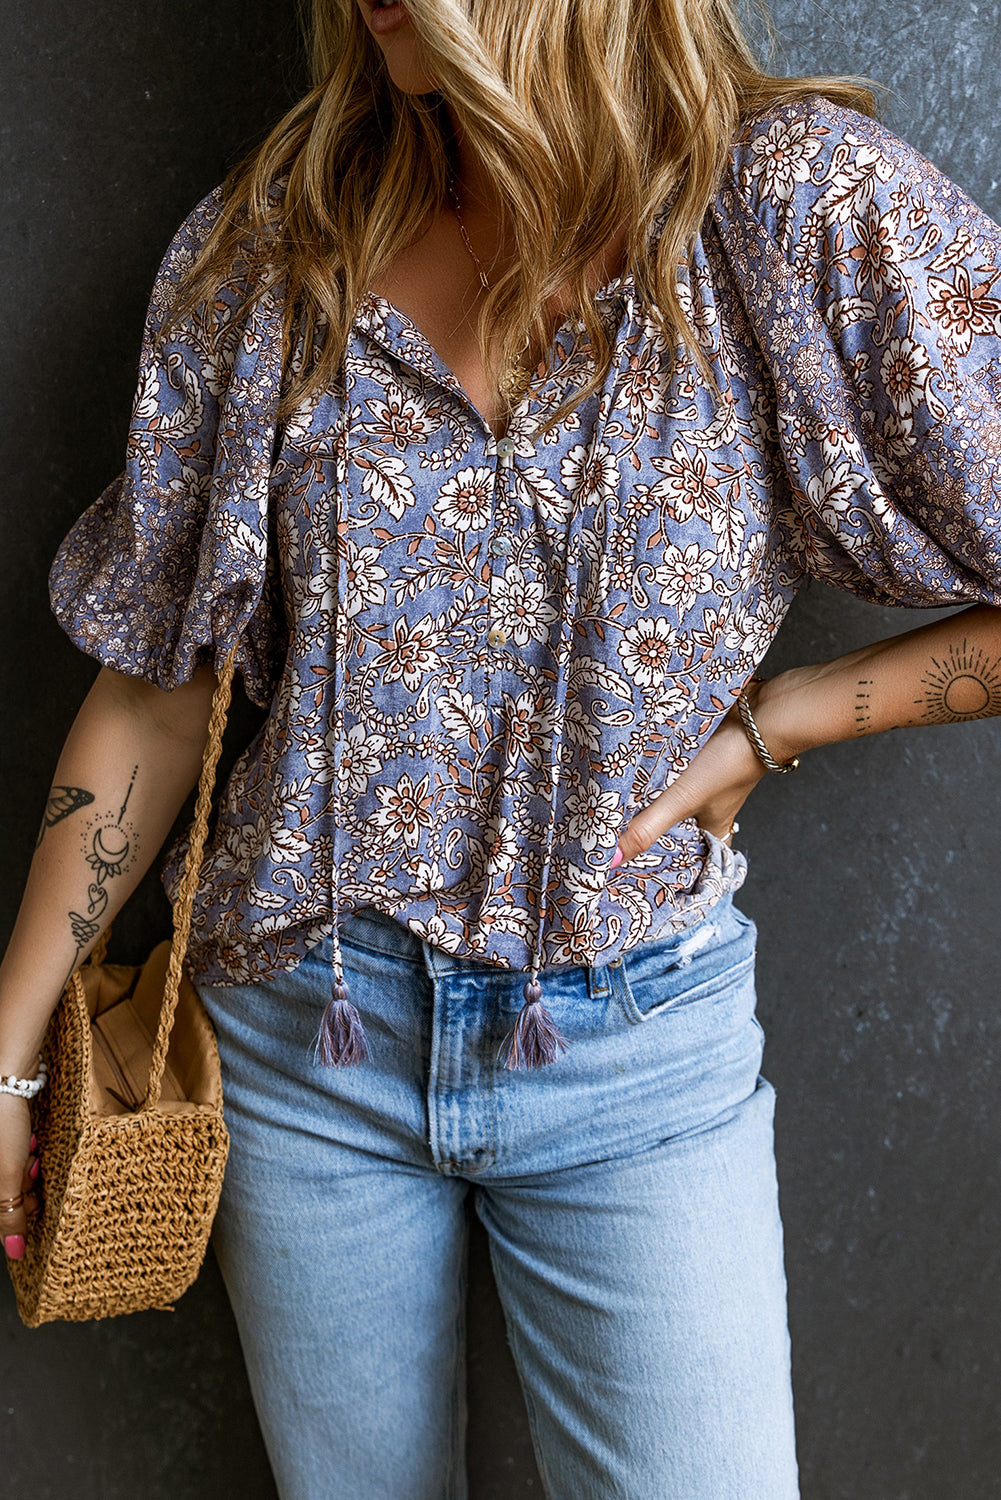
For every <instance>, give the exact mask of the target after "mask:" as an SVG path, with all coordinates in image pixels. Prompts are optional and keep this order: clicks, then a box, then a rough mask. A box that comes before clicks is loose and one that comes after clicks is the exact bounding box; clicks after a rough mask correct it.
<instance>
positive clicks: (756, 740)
mask: <svg viewBox="0 0 1001 1500" xmlns="http://www.w3.org/2000/svg"><path fill="white" fill-rule="evenodd" d="M764 680H765V679H764V678H763V677H758V676H754V677H749V678H748V679H747V681H746V682H745V683H744V687H745V688H746V687H749V686H750V685H751V683H752V682H764ZM737 712H738V714H739V715H740V722H741V723H742V724H743V726H744V730H745V732H746V734H747V738H748V739H749V740H750V742H751V744H752V745H753V746H754V748H755V750H756V751H757V753H758V759H759V760H760V761H761V762H762V763H763V765H764V766H765V769H766V770H768V771H781V772H785V771H795V770H796V767H797V766H798V765H799V756H798V755H794V756H793V758H792V760H787V761H779V760H776V759H775V757H774V755H773V754H772V753H771V751H770V750H769V748H768V746H767V745H766V744H765V742H764V740H763V739H762V737H761V730H760V729H759V728H758V726H757V724H755V722H754V719H753V718H752V717H751V709H750V705H749V704H748V701H747V699H746V698H745V696H744V694H743V693H741V695H740V697H739V698H738V699H737Z"/></svg>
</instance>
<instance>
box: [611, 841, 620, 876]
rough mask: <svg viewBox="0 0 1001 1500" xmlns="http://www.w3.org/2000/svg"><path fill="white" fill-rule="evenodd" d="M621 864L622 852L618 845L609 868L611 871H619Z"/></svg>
mask: <svg viewBox="0 0 1001 1500" xmlns="http://www.w3.org/2000/svg"><path fill="white" fill-rule="evenodd" d="M621 863H622V850H621V849H620V848H619V846H618V844H616V846H615V853H614V854H613V855H612V863H611V864H610V865H609V867H608V868H609V869H610V870H617V869H618V868H619V866H620V865H621Z"/></svg>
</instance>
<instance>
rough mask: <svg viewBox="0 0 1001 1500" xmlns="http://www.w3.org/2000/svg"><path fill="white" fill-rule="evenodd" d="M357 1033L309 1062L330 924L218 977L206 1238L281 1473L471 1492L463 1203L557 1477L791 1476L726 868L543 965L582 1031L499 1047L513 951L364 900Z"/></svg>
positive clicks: (337, 1497) (719, 1491)
mask: <svg viewBox="0 0 1001 1500" xmlns="http://www.w3.org/2000/svg"><path fill="white" fill-rule="evenodd" d="M340 930H341V934H342V944H343V951H344V962H345V968H346V972H347V979H348V983H349V986H350V989H351V993H352V997H353V999H354V1000H355V1002H356V1004H357V1005H358V1007H359V1009H360V1011H361V1013H362V1016H363V1018H364V1023H365V1028H366V1032H367V1035H368V1040H369V1046H370V1049H371V1055H370V1059H369V1061H368V1062H367V1063H365V1064H363V1065H361V1066H360V1067H348V1068H324V1067H321V1066H320V1065H319V1064H318V1063H315V1062H314V1061H313V1056H314V1052H313V1044H314V1042H315V1040H316V1037H317V1034H318V1029H319V1022H320V1016H321V1013H322V1011H323V1007H324V1005H325V1003H326V1000H327V998H328V995H329V984H330V944H329V940H327V941H324V942H321V943H320V944H319V945H318V946H316V947H315V948H313V949H312V950H311V951H310V953H309V954H308V955H307V957H306V958H305V959H304V960H303V961H302V963H301V964H300V966H299V967H298V968H296V969H295V970H292V971H290V972H287V973H284V974H282V975H281V976H280V977H279V978H277V979H275V980H274V981H269V982H268V983H265V984H259V985H254V986H236V987H219V986H213V987H205V986H200V987H199V988H200V992H201V994H202V997H203V999H204V1001H205V1004H206V1006H207V1008H208V1011H209V1014H210V1015H211V1017H212V1020H213V1022H214V1024H215V1027H216V1032H217V1036H218V1041H219V1049H220V1053H221V1057H222V1069H223V1094H224V1101H225V1116H226V1121H227V1124H228V1127H229V1131H230V1139H231V1147H230V1156H229V1161H228V1164H227V1168H226V1177H225V1182H224V1185H223V1193H222V1200H221V1203H220V1207H219V1212H218V1215H217V1217H216V1221H215V1224H214V1226H213V1236H212V1238H213V1245H214V1248H215V1252H216V1255H217V1258H218V1261H219V1265H220V1267H221V1270H222V1274H223V1277H224V1279H225V1283H226V1287H227V1289H228V1292H229V1296H230V1300H231V1302H232V1306H233V1311H234V1314H235V1316H236V1321H237V1324H238V1327H239V1331H240V1338H241V1341H242V1345H243V1352H244V1356H245V1358H246V1362H247V1370H248V1374H249V1378H250V1384H251V1389H252V1391H253V1396H254V1401H255V1403H256V1407H257V1412H258V1416H259V1419H260V1423H261V1428H262V1431H263V1434H264V1440H265V1443H266V1444H267V1448H268V1453H269V1456H270V1459H271V1463H272V1467H273V1471H274V1475H275V1480H276V1483H277V1486H278V1490H279V1493H280V1495H281V1496H282V1497H283V1500H462V1497H464V1496H466V1494H467V1486H466V1477H465V1465H464V1456H463V1449H464V1439H465V1425H466V1410H465V1394H464V1291H465V1240H466V1216H465V1213H464V1199H465V1197H466V1194H467V1193H468V1192H469V1191H470V1188H472V1190H473V1193H474V1206H475V1210H476V1212H477V1213H478V1214H479V1216H480V1218H481V1220H482V1221H483V1223H484V1225H485V1226H486V1231H487V1235H488V1237H489V1244H490V1254H491V1259H492V1264H493V1270H494V1276H495V1279H496V1283H497V1289H498V1292H499V1294H500V1298H501V1301H502V1303H503V1307H504V1312H505V1316H506V1320H507V1329H508V1337H509V1339H510V1343H511V1348H512V1351H513V1354H514V1358H515V1361H516V1363H517V1367H518V1371H519V1374H520V1378H521V1382H522V1387H523V1390H524V1394H525V1402H526V1406H527V1410H528V1419H529V1422H530V1424H531V1432H532V1438H533V1442H534V1445H535V1453H536V1458H537V1460H538V1465H539V1470H540V1473H541V1475H542V1480H543V1485H544V1487H545V1492H546V1495H547V1496H548V1497H550V1500H795V1497H796V1496H798V1493H799V1490H798V1483H797V1471H796V1459H795V1448H794V1439H793V1410H792V1395H791V1382H790V1349H789V1333H788V1323H787V1315H786V1283H785V1273H784V1268H783V1257H782V1225H781V1221H780V1218H779V1208H778V1196H777V1188H776V1177H775V1160H774V1151H773V1132H772V1119H773V1112H774V1104H775V1093H774V1090H773V1088H772V1086H771V1084H770V1083H768V1082H767V1081H766V1080H765V1079H764V1078H763V1077H762V1076H761V1075H760V1073H759V1071H758V1069H759V1065H760V1062H761V1050H762V1044H763V1033H762V1030H761V1027H760V1025H759V1024H758V1021H757V1019H756V1018H755V1015H754V973H753V971H754V943H755V928H754V925H753V923H752V922H751V921H750V920H749V919H748V918H747V917H745V916H744V915H743V914H742V913H740V912H739V911H738V910H737V909H736V908H735V907H734V905H733V899H732V895H731V896H728V897H726V898H725V899H724V900H723V901H722V902H721V903H720V904H719V905H718V906H717V907H716V908H715V909H714V910H713V911H712V912H711V913H710V915H709V916H708V917H707V918H705V919H703V920H702V921H701V922H700V923H699V924H698V925H697V926H696V927H694V928H692V929H690V930H689V931H688V932H686V933H684V934H681V935H677V936H672V937H670V938H667V939H665V940H658V941H655V942H652V943H646V944H641V945H640V946H639V947H638V948H635V949H633V951H632V952H631V953H630V954H628V955H627V957H626V958H625V959H624V960H623V961H622V962H621V963H619V964H617V965H616V964H612V965H609V966H607V967H604V968H593V969H589V968H571V969H554V970H550V971H548V972H547V971H543V974H542V982H543V998H544V1002H545V1005H546V1007H547V1009H548V1010H549V1012H550V1014H551V1015H552V1017H553V1019H554V1021H555V1022H556V1024H557V1025H558V1026H559V1027H560V1029H561V1030H562V1031H563V1033H564V1035H565V1036H566V1037H567V1038H568V1040H569V1041H570V1043H571V1045H570V1048H569V1050H568V1051H566V1052H564V1053H562V1054H561V1055H560V1057H559V1059H558V1060H557V1062H556V1063H554V1064H552V1065H551V1066H549V1067H544V1068H541V1069H537V1070H532V1071H511V1070H505V1069H504V1068H503V1066H502V1065H501V1063H500V1062H499V1061H498V1060H497V1052H498V1049H499V1047H500V1044H501V1042H502V1040H503V1038H504V1036H505V1034H506V1032H507V1031H508V1028H509V1027H510V1026H511V1024H512V1023H513V1021H514V1019H515V1016H516V1015H517V1013H518V1009H519V1007H520V1005H521V1002H522V993H521V992H522V985H523V983H524V977H525V976H524V975H521V974H517V973H513V972H510V971H505V970H500V969H496V968H493V967H489V966H487V965H484V964H483V963H481V962H478V961H475V960H469V959H459V958H453V957H450V956H449V955H448V954H446V953H444V952H443V951H441V950H440V949H436V948H431V947H429V946H428V945H426V944H424V943H422V942H421V941H420V940H419V939H418V938H416V937H414V936H412V935H411V934H410V933H408V932H407V930H406V929H405V928H403V927H402V925H400V924H399V923H396V922H394V921H393V920H391V919H390V918H387V917H384V916H381V915H380V914H379V913H378V912H376V911H374V909H371V908H366V910H365V911H364V912H360V913H356V914H354V915H352V916H350V917H348V918H346V919H344V920H343V921H342V923H341V929H340Z"/></svg>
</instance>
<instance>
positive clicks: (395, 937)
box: [339, 890, 733, 977]
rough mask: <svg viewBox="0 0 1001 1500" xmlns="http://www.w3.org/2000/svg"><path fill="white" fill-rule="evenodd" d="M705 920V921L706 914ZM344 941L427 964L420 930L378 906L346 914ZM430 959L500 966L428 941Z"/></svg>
mask: <svg viewBox="0 0 1001 1500" xmlns="http://www.w3.org/2000/svg"><path fill="white" fill-rule="evenodd" d="M732 902H733V891H732V890H731V891H727V892H726V893H725V894H724V895H723V896H722V897H720V899H719V900H718V901H717V902H716V903H715V905H714V906H713V907H711V908H710V910H709V911H708V912H707V913H706V914H705V915H706V916H715V917H718V916H720V915H721V914H722V913H723V912H724V911H725V909H726V907H727V906H729V905H730V904H732ZM702 920H705V918H704V917H703V919H702ZM700 925H701V922H699V921H696V922H695V923H693V924H692V925H691V926H690V927H686V928H684V929H682V930H681V931H678V932H675V933H660V934H658V935H657V936H656V937H653V938H648V939H644V940H643V941H641V942H639V943H637V944H635V945H634V947H633V948H631V949H629V950H628V951H629V952H634V951H636V950H638V949H641V948H643V947H644V946H645V944H646V943H647V942H649V943H651V944H653V943H663V942H665V941H667V940H668V939H673V940H674V941H676V942H678V943H683V942H684V941H685V940H686V939H687V938H688V937H689V936H690V935H691V933H692V931H693V929H694V927H696V926H700ZM339 928H340V934H341V940H342V941H347V942H348V943H350V942H352V941H355V942H357V943H360V944H361V945H362V946H364V947H367V948H372V949H374V950H375V951H376V952H378V953H387V954H389V955H391V956H392V957H393V958H402V959H405V960H409V961H410V962H412V963H418V964H421V965H423V964H424V962H425V956H424V941H423V939H422V938H419V937H418V936H417V934H416V933H414V932H411V931H410V929H409V927H407V926H406V925H405V924H404V923H403V922H401V921H400V920H399V918H397V917H391V916H388V915H387V914H386V912H383V911H380V910H379V908H378V907H376V906H362V907H359V908H358V910H357V911H353V912H350V913H349V914H347V915H345V916H343V917H342V918H341V920H340V923H339ZM427 954H428V960H429V962H430V964H431V967H432V968H433V969H434V970H435V971H436V972H438V973H450V972H454V971H455V970H457V969H472V970H476V969H482V970H491V971H496V969H497V965H496V964H492V963H490V962H489V961H488V960H486V959H482V958H476V957H473V956H471V955H469V954H457V953H449V952H448V951H447V950H446V949H444V948H437V947H433V946H432V945H430V944H428V947H427ZM572 967H574V966H573V965H570V966H567V965H559V966H556V967H550V968H548V969H546V968H543V969H540V970H539V974H540V977H542V976H544V975H546V974H559V973H563V974H565V973H567V972H569V968H572Z"/></svg>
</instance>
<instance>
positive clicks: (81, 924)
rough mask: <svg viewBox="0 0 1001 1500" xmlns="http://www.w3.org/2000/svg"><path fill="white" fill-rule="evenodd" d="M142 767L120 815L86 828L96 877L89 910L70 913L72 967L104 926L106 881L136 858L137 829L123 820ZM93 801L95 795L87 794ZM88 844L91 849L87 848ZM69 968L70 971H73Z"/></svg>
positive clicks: (108, 814)
mask: <svg viewBox="0 0 1001 1500" xmlns="http://www.w3.org/2000/svg"><path fill="white" fill-rule="evenodd" d="M138 773H139V767H138V766H134V767H133V768H132V779H131V781H130V782H129V784H128V788H127V789H126V792H125V800H124V801H123V803H122V805H121V808H120V809H119V812H118V816H117V818H116V817H115V814H114V812H106V813H105V814H104V815H103V816H101V817H98V818H95V819H93V820H92V821H91V822H90V823H88V825H87V827H86V829H85V830H84V848H85V850H86V860H87V864H88V865H89V866H90V868H91V869H92V870H93V872H94V874H93V879H92V880H91V881H90V884H89V885H88V887H87V910H86V914H84V913H82V912H78V911H71V912H70V913H69V914H68V915H69V921H70V930H71V931H72V933H73V938H74V941H75V942H76V957H75V958H74V960H73V969H75V968H76V965H77V962H78V961H79V958H80V955H81V954H82V953H83V951H84V949H85V948H86V947H87V946H88V945H89V944H90V943H91V941H92V940H93V939H94V938H96V937H97V935H98V934H99V933H100V931H101V929H102V927H103V926H104V920H103V919H104V917H105V915H106V913H107V909H108V902H109V898H108V892H107V890H106V889H105V887H106V885H107V882H108V881H109V880H112V879H113V878H114V877H115V876H116V875H121V874H122V873H123V872H124V871H126V870H128V869H130V868H131V866H132V864H133V863H134V861H135V842H136V840H135V829H134V828H133V827H132V825H131V824H130V823H127V822H124V821H123V820H124V818H125V809H126V808H127V807H128V805H129V798H130V797H131V795H132V789H133V787H134V786H135V783H136V776H137V775H138ZM87 796H88V798H89V800H90V801H91V802H93V800H94V799H93V797H92V796H90V794H89V793H88V794H87ZM88 843H89V848H88ZM73 969H71V970H70V973H72V972H73Z"/></svg>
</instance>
